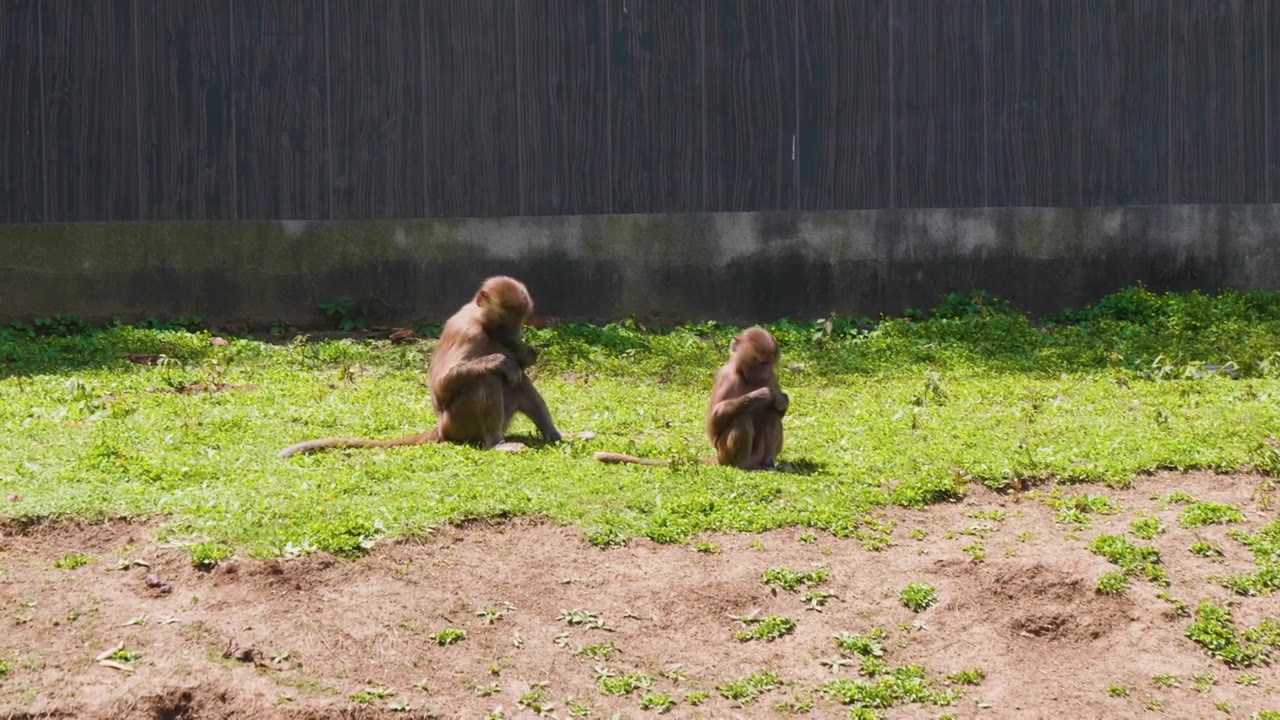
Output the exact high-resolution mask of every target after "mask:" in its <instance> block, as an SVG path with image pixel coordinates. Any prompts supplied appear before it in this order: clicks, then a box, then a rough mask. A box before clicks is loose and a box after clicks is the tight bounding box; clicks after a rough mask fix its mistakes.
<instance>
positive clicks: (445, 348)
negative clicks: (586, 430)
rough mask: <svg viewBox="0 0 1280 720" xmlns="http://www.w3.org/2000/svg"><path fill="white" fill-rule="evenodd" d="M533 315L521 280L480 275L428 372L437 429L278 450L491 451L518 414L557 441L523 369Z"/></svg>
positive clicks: (529, 353)
mask: <svg viewBox="0 0 1280 720" xmlns="http://www.w3.org/2000/svg"><path fill="white" fill-rule="evenodd" d="M532 313H533V299H532V298H531V297H530V296H529V291H528V290H527V289H526V288H525V286H524V284H523V283H521V282H520V281H519V280H516V279H514V278H510V277H506V276H497V277H491V278H489V279H488V280H485V281H484V283H483V284H482V285H481V286H480V289H479V290H478V291H477V292H476V294H475V297H474V298H473V299H472V300H471V302H469V303H467V304H466V305H463V306H462V307H461V308H460V309H459V310H458V311H457V312H456V313H454V314H453V317H451V318H449V320H448V321H447V322H446V323H445V324H444V328H443V330H442V331H441V333H440V342H439V344H438V345H436V349H435V352H434V353H432V355H431V366H430V370H429V371H428V385H429V386H430V388H431V402H432V405H433V406H434V407H435V411H436V416H437V418H439V424H438V425H436V427H435V428H434V429H432V430H428V431H427V432H424V433H418V434H416V435H408V436H405V437H402V438H397V439H394V440H367V439H362V438H325V439H322V440H308V441H306V442H300V443H298V444H296V445H291V446H289V447H287V448H285V449H284V450H281V451H280V457H286V458H287V457H289V456H291V455H296V454H298V453H304V452H311V451H313V450H319V449H322V448H334V447H395V446H401V445H422V444H424V443H436V442H452V443H468V444H476V445H479V446H480V447H482V448H484V449H486V450H488V449H490V448H493V447H496V446H498V445H501V444H502V442H503V436H504V435H505V434H506V431H507V428H508V427H509V426H510V424H511V419H512V418H513V417H514V416H515V414H516V413H517V412H520V413H524V414H525V415H526V416H528V417H529V419H530V420H532V421H533V424H534V426H535V427H537V429H538V433H539V434H541V435H542V436H543V437H544V438H546V439H547V440H550V441H551V442H559V441H560V432H559V431H558V430H556V427H555V424H554V423H553V422H552V421H551V412H550V411H549V410H548V409H547V404H546V402H544V401H543V399H542V396H541V395H539V394H538V391H537V389H536V388H534V386H533V381H532V380H530V379H529V377H528V376H527V375H525V373H524V369H525V368H527V367H529V366H531V365H532V364H533V363H534V361H535V360H536V359H537V351H536V350H534V348H532V347H530V346H528V345H525V344H524V343H523V342H522V341H521V340H520V330H521V328H522V327H523V325H524V322H525V320H526V319H528V317H529V315H530V314H532ZM504 447H505V446H504ZM513 449H514V448H513Z"/></svg>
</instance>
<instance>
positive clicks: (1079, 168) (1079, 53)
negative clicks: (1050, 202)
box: [1075, 17, 1086, 205]
mask: <svg viewBox="0 0 1280 720" xmlns="http://www.w3.org/2000/svg"><path fill="white" fill-rule="evenodd" d="M1085 62H1086V61H1085V57H1084V18H1083V17H1077V18H1076V123H1075V127H1076V193H1077V195H1076V204H1078V205H1084V116H1083V115H1081V114H1080V111H1081V108H1082V107H1083V102H1082V101H1081V98H1083V97H1084V64H1085Z"/></svg>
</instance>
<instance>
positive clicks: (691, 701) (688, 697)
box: [684, 690, 710, 706]
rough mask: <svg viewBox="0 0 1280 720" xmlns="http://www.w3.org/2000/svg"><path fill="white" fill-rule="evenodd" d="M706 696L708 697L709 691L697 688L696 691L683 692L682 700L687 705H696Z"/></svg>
mask: <svg viewBox="0 0 1280 720" xmlns="http://www.w3.org/2000/svg"><path fill="white" fill-rule="evenodd" d="M708 697H710V693H708V692H706V691H704V690H697V691H694V692H691V693H687V694H685V696H684V701H685V703H686V704H688V705H694V706H697V705H701V704H702V703H703V702H704V701H705V700H706V699H707V698H708Z"/></svg>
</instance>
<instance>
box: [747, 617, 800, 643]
mask: <svg viewBox="0 0 1280 720" xmlns="http://www.w3.org/2000/svg"><path fill="white" fill-rule="evenodd" d="M743 623H744V624H746V625H747V629H745V630H740V631H739V632H738V634H737V635H736V636H735V637H737V638H738V641H739V642H751V641H753V640H764V641H765V642H773V641H774V640H777V639H778V638H780V637H783V636H785V635H789V634H791V633H792V632H794V631H795V629H796V621H795V620H792V619H791V618H789V617H785V616H782V615H770V616H768V617H765V618H760V619H758V620H757V619H749V620H743Z"/></svg>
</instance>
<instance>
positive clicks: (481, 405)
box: [439, 377, 506, 450]
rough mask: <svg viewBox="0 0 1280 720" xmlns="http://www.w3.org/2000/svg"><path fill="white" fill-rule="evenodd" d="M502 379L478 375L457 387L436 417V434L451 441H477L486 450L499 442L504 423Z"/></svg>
mask: <svg viewBox="0 0 1280 720" xmlns="http://www.w3.org/2000/svg"><path fill="white" fill-rule="evenodd" d="M503 395H504V391H503V388H502V380H501V379H499V378H497V377H481V378H478V379H476V380H473V381H472V382H471V384H469V385H463V386H461V387H460V388H459V389H458V391H457V392H456V393H455V395H454V399H453V402H452V403H450V404H449V405H448V406H447V407H446V408H445V412H443V413H442V414H441V416H440V428H439V430H440V436H441V437H442V438H443V439H445V440H448V441H449V442H455V443H478V444H479V445H480V446H481V447H483V448H484V449H486V450H487V449H489V448H491V447H493V446H494V445H497V444H498V443H500V442H502V433H503V429H504V422H505V420H506V417H505V414H504V401H503V400H504V398H503Z"/></svg>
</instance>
